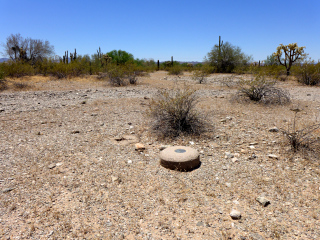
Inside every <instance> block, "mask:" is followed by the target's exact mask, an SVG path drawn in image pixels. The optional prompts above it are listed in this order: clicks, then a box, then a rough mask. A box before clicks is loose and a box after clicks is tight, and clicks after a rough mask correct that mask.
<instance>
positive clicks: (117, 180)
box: [111, 176, 120, 183]
mask: <svg viewBox="0 0 320 240" xmlns="http://www.w3.org/2000/svg"><path fill="white" fill-rule="evenodd" d="M111 181H112V182H118V183H119V182H120V179H119V178H118V177H116V176H111Z"/></svg>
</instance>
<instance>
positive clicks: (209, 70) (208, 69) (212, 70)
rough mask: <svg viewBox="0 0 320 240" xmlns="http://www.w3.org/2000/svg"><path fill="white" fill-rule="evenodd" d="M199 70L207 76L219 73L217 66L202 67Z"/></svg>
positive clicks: (206, 65)
mask: <svg viewBox="0 0 320 240" xmlns="http://www.w3.org/2000/svg"><path fill="white" fill-rule="evenodd" d="M199 70H200V71H202V72H203V73H205V74H207V75H209V74H211V73H215V72H217V68H216V67H215V66H211V65H210V64H203V65H201V67H200V69H199Z"/></svg>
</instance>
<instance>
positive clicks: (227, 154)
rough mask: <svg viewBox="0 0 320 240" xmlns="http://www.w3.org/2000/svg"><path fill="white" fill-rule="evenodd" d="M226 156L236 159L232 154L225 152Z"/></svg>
mask: <svg viewBox="0 0 320 240" xmlns="http://www.w3.org/2000/svg"><path fill="white" fill-rule="evenodd" d="M224 154H225V155H224V157H225V158H233V157H234V155H233V154H232V153H230V152H225V153H224Z"/></svg>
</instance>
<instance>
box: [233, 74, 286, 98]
mask: <svg viewBox="0 0 320 240" xmlns="http://www.w3.org/2000/svg"><path fill="white" fill-rule="evenodd" d="M275 84H276V82H275V81H274V80H269V79H267V78H266V77H265V76H261V75H257V76H255V77H253V78H251V79H249V80H245V79H241V80H240V81H239V91H238V93H237V97H238V98H243V97H245V98H248V99H250V100H251V101H255V102H261V103H264V104H287V103H289V102H290V95H289V93H288V92H287V91H285V90H284V89H281V88H278V87H275Z"/></svg>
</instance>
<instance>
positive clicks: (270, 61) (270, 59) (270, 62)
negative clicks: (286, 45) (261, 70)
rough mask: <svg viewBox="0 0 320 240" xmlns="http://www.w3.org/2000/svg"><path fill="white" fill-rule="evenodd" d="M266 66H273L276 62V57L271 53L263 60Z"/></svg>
mask: <svg viewBox="0 0 320 240" xmlns="http://www.w3.org/2000/svg"><path fill="white" fill-rule="evenodd" d="M264 63H265V65H266V66H274V65H277V64H278V61H277V58H276V57H275V56H274V55H273V54H271V55H270V56H267V59H266V60H265V61H264Z"/></svg>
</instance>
